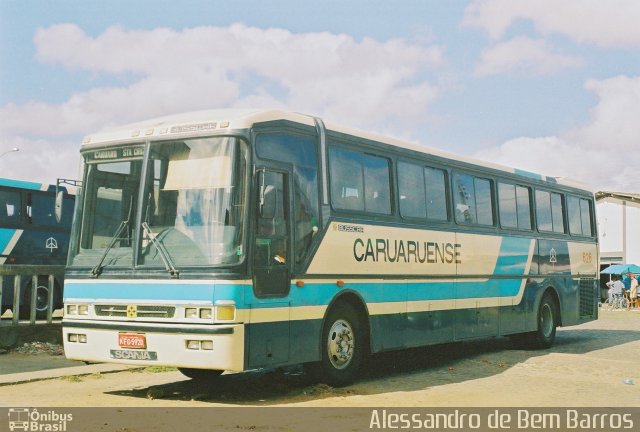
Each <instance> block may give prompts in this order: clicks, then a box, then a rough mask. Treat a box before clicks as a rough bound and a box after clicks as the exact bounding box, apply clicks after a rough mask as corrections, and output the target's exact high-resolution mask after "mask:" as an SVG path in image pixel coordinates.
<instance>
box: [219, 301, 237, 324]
mask: <svg viewBox="0 0 640 432" xmlns="http://www.w3.org/2000/svg"><path fill="white" fill-rule="evenodd" d="M215 309H216V321H233V320H234V319H236V304H235V302H234V301H216V303H215Z"/></svg>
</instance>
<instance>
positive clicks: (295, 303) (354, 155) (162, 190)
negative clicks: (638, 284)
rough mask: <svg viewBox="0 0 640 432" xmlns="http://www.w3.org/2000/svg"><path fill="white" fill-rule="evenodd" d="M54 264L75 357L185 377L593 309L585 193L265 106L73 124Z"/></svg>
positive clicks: (358, 361) (533, 339)
mask: <svg viewBox="0 0 640 432" xmlns="http://www.w3.org/2000/svg"><path fill="white" fill-rule="evenodd" d="M81 153H82V157H83V159H84V172H83V187H82V190H81V193H80V194H79V196H78V199H79V203H78V205H77V206H76V209H77V214H76V217H75V222H74V228H73V230H72V239H71V245H70V252H69V261H68V265H67V272H66V281H65V284H66V285H65V286H66V289H65V317H64V320H63V331H64V344H65V352H66V355H67V357H69V358H72V359H79V360H86V361H98V362H117V363H129V364H137V365H168V366H177V367H178V368H180V370H181V371H182V372H183V373H184V374H185V375H187V376H189V377H192V378H201V377H207V376H209V377H210V376H215V375H217V374H220V373H222V371H246V370H250V369H258V368H267V367H275V366H285V365H291V364H306V365H309V366H310V369H312V370H313V371H315V373H316V374H317V376H318V377H319V379H320V380H321V381H324V382H327V383H330V384H333V385H344V384H346V383H349V382H352V381H353V380H354V378H355V377H356V376H357V373H358V370H359V369H360V367H361V365H362V363H363V361H364V360H365V359H366V356H368V355H369V354H371V353H377V352H382V351H388V350H398V349H402V348H407V347H415V346H422V345H432V344H439V343H446V342H451V341H463V340H470V339H476V338H488V337H495V336H506V335H508V336H511V337H513V338H515V339H517V340H519V341H521V342H526V343H527V344H528V345H530V346H533V347H549V346H550V345H551V344H552V343H553V342H554V338H555V333H556V327H557V326H569V325H575V324H579V323H583V322H586V321H589V320H593V319H596V318H597V290H598V246H597V236H596V225H595V217H594V216H595V215H594V200H593V193H592V192H589V191H588V190H586V189H585V188H584V187H582V186H580V185H579V184H577V183H575V182H571V181H568V180H563V179H558V178H551V177H544V176H540V175H536V174H533V173H529V172H524V171H520V170H517V169H511V168H506V167H502V166H498V165H494V164H490V163H485V162H480V161H477V160H471V159H468V158H464V157H458V156H455V155H452V154H449V153H445V152H443V151H440V150H436V149H432V148H428V147H424V146H419V145H414V144H410V143H406V142H402V141H399V140H395V139H390V138H385V137H381V136H377V135H373V134H368V133H364V132H360V131H356V130H352V129H349V128H345V127H342V126H339V125H334V124H328V123H327V124H325V123H324V122H323V121H322V120H321V119H319V118H316V117H311V116H307V115H302V114H296V113H289V112H284V111H278V110H253V111H250V110H217V111H202V112H195V113H189V114H183V115H177V116H172V117H164V118H160V119H155V120H150V121H147V122H142V123H138V124H133V125H129V126H126V127H122V128H117V129H111V130H107V131H104V132H100V133H96V134H94V135H91V136H88V137H87V138H86V139H85V141H84V144H83V146H82V150H81Z"/></svg>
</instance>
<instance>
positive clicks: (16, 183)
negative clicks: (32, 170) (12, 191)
mask: <svg viewBox="0 0 640 432" xmlns="http://www.w3.org/2000/svg"><path fill="white" fill-rule="evenodd" d="M0 186H7V187H14V188H20V189H31V190H42V183H34V182H28V181H22V180H11V179H5V178H0Z"/></svg>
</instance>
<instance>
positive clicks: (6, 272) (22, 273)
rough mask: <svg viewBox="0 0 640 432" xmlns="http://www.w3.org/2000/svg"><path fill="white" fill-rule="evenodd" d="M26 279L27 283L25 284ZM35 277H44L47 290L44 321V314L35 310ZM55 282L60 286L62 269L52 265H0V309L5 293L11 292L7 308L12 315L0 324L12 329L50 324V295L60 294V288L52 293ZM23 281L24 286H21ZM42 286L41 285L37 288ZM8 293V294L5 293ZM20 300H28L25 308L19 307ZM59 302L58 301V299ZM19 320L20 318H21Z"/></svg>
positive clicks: (36, 278) (62, 276) (52, 306)
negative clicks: (7, 324) (13, 327)
mask: <svg viewBox="0 0 640 432" xmlns="http://www.w3.org/2000/svg"><path fill="white" fill-rule="evenodd" d="M29 278H30V279H31V283H29V282H28V280H29ZM39 278H46V279H47V284H46V288H47V291H48V295H47V303H46V320H45V317H44V316H39V315H43V314H44V312H45V311H43V310H42V308H41V309H40V310H38V308H37V301H38V293H37V291H38V286H39V285H41V284H39V283H38V279H39ZM56 279H57V280H58V281H60V285H61V284H62V281H63V279H64V266H55V265H48V266H47V265H0V307H2V309H4V307H5V306H8V305H5V304H4V299H5V298H9V296H8V295H6V294H8V292H13V302H12V304H11V305H10V307H9V308H10V309H11V312H12V315H13V316H12V318H11V320H10V321H9V320H7V319H2V320H0V324H5V323H10V324H11V325H13V326H17V325H36V324H39V323H46V324H51V323H52V322H53V316H52V315H53V312H54V309H53V308H54V306H55V305H54V296H55V295H56V294H57V295H60V296H61V295H62V286H60V290H59V292H58V293H56V290H55V286H56ZM23 281H24V283H23ZM41 286H42V285H41ZM8 290H10V291H8ZM23 290H31V292H30V293H29V292H23ZM24 299H30V304H29V305H24V306H28V307H29V309H26V308H25V307H22V306H23V305H21V302H22V301H23V300H24ZM60 300H61V298H60ZM21 310H22V311H25V310H26V311H27V315H28V317H24V316H21V315H24V314H21ZM21 318H22V319H21Z"/></svg>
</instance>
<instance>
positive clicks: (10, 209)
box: [0, 191, 21, 226]
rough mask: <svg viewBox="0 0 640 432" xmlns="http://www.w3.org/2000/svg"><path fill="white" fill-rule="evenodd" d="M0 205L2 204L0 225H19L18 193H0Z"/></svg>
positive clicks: (19, 204) (19, 206) (19, 205)
mask: <svg viewBox="0 0 640 432" xmlns="http://www.w3.org/2000/svg"><path fill="white" fill-rule="evenodd" d="M0 203H3V204H2V208H0V224H2V225H3V226H4V225H15V224H18V223H20V215H21V211H20V209H21V203H20V193H18V192H12V191H0Z"/></svg>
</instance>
